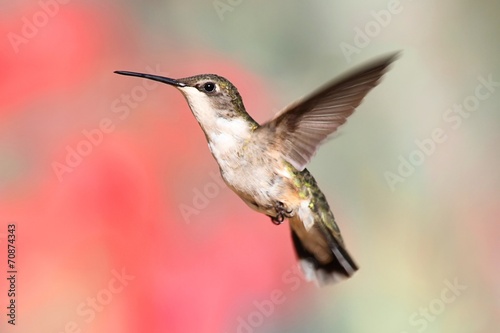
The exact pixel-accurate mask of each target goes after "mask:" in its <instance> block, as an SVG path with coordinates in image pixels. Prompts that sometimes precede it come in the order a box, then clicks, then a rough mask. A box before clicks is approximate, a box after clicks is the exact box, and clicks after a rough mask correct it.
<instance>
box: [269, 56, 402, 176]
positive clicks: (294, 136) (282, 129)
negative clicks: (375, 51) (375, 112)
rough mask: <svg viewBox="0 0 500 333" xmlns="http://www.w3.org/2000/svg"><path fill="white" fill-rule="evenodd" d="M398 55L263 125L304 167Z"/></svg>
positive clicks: (375, 63)
mask: <svg viewBox="0 0 500 333" xmlns="http://www.w3.org/2000/svg"><path fill="white" fill-rule="evenodd" d="M397 56H398V54H397V53H395V54H391V55H390V56H386V57H384V58H381V59H378V60H376V61H373V62H371V63H369V64H368V65H365V66H363V67H361V68H360V69H357V70H355V71H353V72H351V73H349V74H347V75H344V76H343V77H342V78H340V79H337V80H334V81H332V82H330V83H328V84H326V85H325V86H324V87H322V88H320V89H319V90H318V91H317V92H315V93H313V94H312V95H310V96H308V97H306V98H304V99H303V100H299V101H298V102H296V103H294V104H292V105H291V106H289V107H287V108H285V109H284V110H283V111H281V112H280V113H278V114H277V115H276V117H275V118H274V119H272V120H271V121H269V122H267V123H265V124H263V125H262V128H261V129H262V130H267V131H270V132H271V133H273V134H274V136H273V139H274V141H275V142H279V144H280V145H281V146H282V147H283V148H282V149H283V157H284V158H285V159H286V160H287V161H288V162H289V163H290V164H292V165H293V166H294V167H295V168H296V169H297V170H300V171H302V170H304V168H305V166H306V165H307V163H309V161H310V160H311V158H312V157H313V155H314V153H315V152H316V150H317V149H318V147H319V146H320V145H321V143H322V142H324V141H325V140H326V139H327V137H328V136H329V135H330V134H332V133H333V132H335V131H336V130H337V128H338V127H339V126H340V125H342V124H344V123H345V122H346V120H347V117H349V116H350V115H351V114H352V113H353V112H354V109H355V108H356V107H357V106H358V105H359V104H360V103H361V101H362V100H363V98H364V97H365V95H366V94H367V93H368V92H369V91H370V90H371V89H372V88H373V87H375V86H376V85H377V84H378V83H379V81H380V79H381V77H382V76H383V75H384V73H385V72H386V71H387V69H388V67H389V65H390V64H391V63H392V62H393V61H394V60H395V59H396V58H397Z"/></svg>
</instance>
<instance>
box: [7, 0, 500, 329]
mask: <svg viewBox="0 0 500 333" xmlns="http://www.w3.org/2000/svg"><path fill="white" fill-rule="evenodd" d="M1 8H2V9H1V11H0V18H1V19H0V36H2V38H1V39H0V44H1V46H0V68H1V70H0V91H1V93H0V243H1V245H0V309H2V310H0V314H1V316H0V318H1V320H0V330H1V331H2V332H26V333H28V332H43V333H45V332H47V333H49V332H52V333H61V332H68V333H69V332H85V333H90V332H122V333H128V332H150V333H153V332H170V333H174V332H200V333H201V332H239V333H250V332H266V333H268V332H356V333H359V332H384V333H391V332H394V333H417V332H419V333H420V332H428V333H431V332H454V333H461V332H467V333H470V332H480V333H482V332H484V333H492V332H497V330H498V327H499V326H500V321H499V317H500V309H499V308H500V301H499V297H500V265H499V259H498V258H499V257H498V254H499V253H500V246H499V244H500V242H499V238H500V237H499V236H500V224H499V216H500V202H499V201H500V200H499V194H500V192H499V190H500V174H499V170H500V154H499V149H498V144H499V141H500V125H499V122H500V110H499V103H500V86H499V84H498V82H500V66H499V64H500V62H499V60H498V54H500V43H499V42H498V34H499V32H500V21H499V20H498V14H499V10H500V5H499V3H498V2H497V1H493V0H491V1H478V2H472V1H463V0H462V1H456V0H453V1H452V0H445V1H439V2H437V1H430V0H420V1H410V0H401V1H397V0H377V1H335V2H333V1H319V0H317V1H316V0H313V1H307V2H304V1H273V2H269V1H245V0H240V1H237V0H231V1H230V0H220V1H175V2H174V1H141V2H139V1H81V0H72V1H62V0H60V1H57V0H41V1H15V2H14V1H2V2H1ZM363 35H364V37H363ZM396 50H402V51H403V54H402V57H401V58H400V59H399V60H398V61H397V62H396V63H395V65H394V66H393V68H392V69H391V71H390V72H389V73H388V75H386V77H385V78H384V81H383V82H382V84H381V85H379V86H378V87H377V88H376V89H374V90H373V91H372V92H371V93H370V94H369V96H368V97H367V98H366V99H365V101H364V103H363V104H362V105H361V106H360V107H359V109H358V111H357V112H356V113H355V114H354V115H353V116H352V117H351V118H350V120H349V122H348V123H347V125H346V126H344V127H343V128H342V129H341V131H340V135H338V136H337V137H336V138H335V139H333V140H330V141H329V142H327V143H326V144H325V145H324V146H323V147H322V148H321V149H320V151H319V153H318V154H317V156H316V157H315V159H314V160H313V162H312V163H311V164H310V166H309V169H310V170H311V172H312V173H313V174H314V175H315V177H316V179H317V181H318V183H319V184H320V185H321V188H322V190H323V191H324V192H325V194H326V196H327V197H328V199H329V201H330V204H331V206H332V207H333V209H334V213H335V214H336V217H337V220H338V222H339V224H340V227H341V229H342V231H343V234H344V238H345V240H346V242H347V245H348V248H349V250H350V252H351V253H352V254H353V255H354V257H355V258H356V260H357V262H358V263H359V265H360V267H361V270H360V271H359V272H358V273H357V274H356V275H355V276H354V277H353V278H352V279H350V280H348V281H345V282H342V283H340V284H338V285H334V286H329V287H325V288H322V289H319V288H317V287H316V286H315V285H314V284H312V283H308V282H305V281H304V280H302V277H301V275H300V272H299V271H298V270H297V268H296V265H295V258H294V253H293V251H292V246H291V241H290V237H289V230H288V226H287V225H286V224H285V225H282V226H280V227H276V226H274V225H273V224H271V223H270V221H269V219H268V218H267V217H265V216H262V215H259V214H257V213H255V212H253V211H251V210H250V209H249V208H248V207H246V206H245V205H244V204H243V203H242V202H241V201H240V199H239V198H237V197H236V195H234V194H233V193H232V192H231V191H230V190H228V189H227V188H225V186H223V184H222V183H221V181H220V177H219V176H218V174H217V171H218V169H217V166H216V163H215V161H214V160H213V159H212V157H211V155H210V153H209V151H208V149H207V146H206V142H205V138H204V136H203V134H202V132H201V130H200V129H199V126H198V124H197V123H196V121H195V120H194V118H193V117H192V115H191V113H190V112H189V109H188V107H187V104H186V102H185V101H184V99H183V97H182V95H181V94H180V93H179V92H177V91H175V89H173V88H171V87H167V86H163V85H160V84H153V83H151V82H146V81H143V80H141V79H137V78H128V77H122V76H118V75H115V74H113V71H114V70H120V69H121V70H133V71H141V72H150V73H157V74H162V75H168V76H171V77H174V78H175V77H185V76H190V75H194V74H198V73H218V74H220V75H223V76H226V77H227V78H229V79H230V80H231V81H232V82H233V83H234V84H235V85H236V86H237V87H238V88H239V91H240V93H241V94H242V96H243V98H244V101H245V105H246V107H247V109H248V110H249V112H250V113H251V114H252V115H253V116H254V117H255V119H256V120H258V121H260V122H262V121H265V120H266V119H269V118H270V117H272V115H273V114H274V113H275V112H277V111H279V110H280V109H281V108H282V107H284V106H285V105H287V104H288V103H290V102H291V101H293V100H294V99H296V98H298V97H300V96H303V95H305V94H307V93H309V92H311V91H312V90H313V89H315V88H317V87H318V86H319V85H321V84H323V83H324V82H327V81H328V80H330V79H332V78H333V77H335V76H336V75H338V74H340V73H341V72H343V71H345V70H347V69H349V68H351V67H353V66H356V65H358V64H360V63H362V62H363V61H366V60H368V59H371V58H373V57H376V56H378V55H382V54H387V53H389V52H393V51H396ZM481 78H482V79H481ZM481 80H482V81H481ZM485 81H490V83H489V84H488V86H485V84H484V82H485ZM492 82H493V83H492ZM495 82H496V83H495ZM478 92H479V95H478V96H481V99H478V98H476V97H474V96H475V95H477V94H478ZM466 106H467V107H466ZM460 108H462V111H459V109H460ZM436 130H437V131H438V132H439V133H441V134H440V135H438V137H439V139H440V142H434V143H432V144H431V143H429V140H431V138H433V133H434V132H435V131H436ZM89 138H90V139H89ZM444 138H445V139H444ZM417 141H418V142H419V143H420V146H422V145H423V144H424V143H425V144H427V146H425V147H426V148H419V144H417ZM422 142H424V143H422ZM422 149H424V150H425V149H426V150H427V152H426V153H425V152H422ZM75 151H77V152H78V151H80V154H78V155H76V153H75ZM419 151H420V152H419ZM403 161H408V162H403ZM410 161H413V162H410ZM398 169H399V170H398ZM388 177H389V179H391V180H390V181H388V180H387V179H388ZM397 177H400V178H397ZM8 224H16V229H17V239H16V248H17V251H16V265H17V267H16V269H17V270H18V274H17V294H16V306H17V307H16V309H17V318H16V325H15V327H14V326H12V325H9V324H7V320H8V319H9V318H8V317H7V316H6V315H7V309H6V307H7V305H8V302H9V298H8V297H7V291H8V288H9V286H8V281H7V280H6V277H7V273H6V271H7V266H6V264H7V263H6V260H7V252H6V251H7V245H6V244H7V235H8V232H7V225H8Z"/></svg>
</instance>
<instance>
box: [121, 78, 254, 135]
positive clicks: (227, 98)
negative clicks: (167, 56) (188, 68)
mask: <svg viewBox="0 0 500 333" xmlns="http://www.w3.org/2000/svg"><path fill="white" fill-rule="evenodd" d="M115 73H117V74H121V75H129V76H137V77H142V78H146V79H150V80H154V81H158V82H162V83H166V84H168V85H171V86H174V87H175V88H177V89H178V90H179V91H180V92H181V93H182V94H183V95H184V97H185V98H186V100H187V102H188V104H189V107H190V108H191V111H192V112H193V114H194V116H195V117H196V119H197V120H198V123H199V124H200V125H201V127H202V129H203V130H204V132H205V134H206V135H207V137H209V134H211V132H215V133H219V132H226V133H227V132H234V133H235V134H238V132H239V133H240V134H243V133H244V132H246V131H247V130H249V131H251V130H254V129H255V128H257V127H258V124H257V123H256V122H255V120H253V119H252V118H251V117H250V115H249V114H248V113H247V112H246V110H245V107H244V105H243V101H242V99H241V96H240V94H239V93H238V89H236V87H235V86H234V85H233V84H232V83H231V82H229V80H227V79H226V78H223V77H222V76H219V75H215V74H201V75H195V76H190V77H186V78H182V79H171V78H167V77H163V76H158V75H151V74H143V73H136V72H126V71H116V72H115ZM242 130H244V131H243V132H241V131H242Z"/></svg>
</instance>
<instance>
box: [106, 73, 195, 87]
mask: <svg viewBox="0 0 500 333" xmlns="http://www.w3.org/2000/svg"><path fill="white" fill-rule="evenodd" d="M115 73H116V74H120V75H128V76H138V77H143V78H145V79H149V80H154V81H158V82H161V83H166V84H169V85H171V86H176V87H185V86H186V84H185V83H182V82H179V81H177V80H174V79H171V78H168V77H163V76H158V75H151V74H143V73H136V72H127V71H115Z"/></svg>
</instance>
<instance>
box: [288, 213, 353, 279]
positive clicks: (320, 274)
mask: <svg viewBox="0 0 500 333" xmlns="http://www.w3.org/2000/svg"><path fill="white" fill-rule="evenodd" d="M297 231H298V232H296V230H294V228H292V239H293V244H294V246H295V251H296V253H297V256H298V259H299V262H300V265H301V268H302V270H303V272H304V275H305V276H306V278H307V279H308V280H316V281H317V282H318V284H319V285H320V286H321V285H325V284H329V283H336V282H339V281H341V280H344V279H347V278H349V277H351V276H352V275H353V274H354V272H356V271H357V270H358V266H357V265H356V263H355V262H354V260H353V259H352V258H351V256H350V255H349V253H348V252H347V250H346V249H345V248H344V246H343V244H342V243H341V242H339V241H338V239H337V238H336V237H335V236H334V235H333V234H332V232H331V231H330V230H329V229H328V228H326V227H325V226H324V225H322V224H321V223H315V224H314V225H313V226H312V228H311V229H310V230H309V231H307V232H306V233H303V232H301V231H299V230H297Z"/></svg>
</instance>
